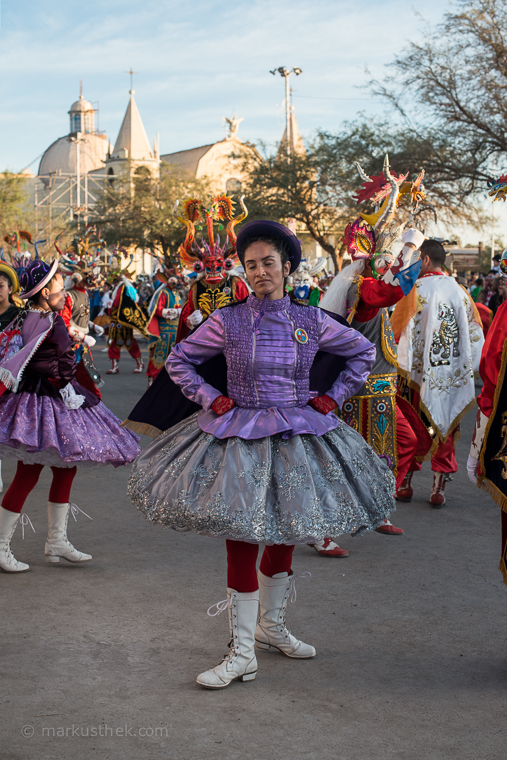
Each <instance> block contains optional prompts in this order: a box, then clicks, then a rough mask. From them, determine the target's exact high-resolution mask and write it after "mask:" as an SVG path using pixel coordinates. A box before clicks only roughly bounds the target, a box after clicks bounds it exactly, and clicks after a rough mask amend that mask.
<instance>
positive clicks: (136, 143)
mask: <svg viewBox="0 0 507 760" xmlns="http://www.w3.org/2000/svg"><path fill="white" fill-rule="evenodd" d="M112 158H131V159H133V160H134V161H136V160H137V161H142V160H146V159H150V158H151V159H153V158H154V155H153V152H152V150H151V147H150V143H149V140H148V136H147V134H146V130H145V128H144V124H143V122H142V120H141V114H140V113H139V109H138V108H137V104H136V101H135V100H134V90H132V89H131V90H130V101H129V104H128V106H127V111H126V113H125V117H124V119H123V122H122V125H121V127H120V131H119V133H118V137H117V138H116V142H115V144H114V150H113V153H112Z"/></svg>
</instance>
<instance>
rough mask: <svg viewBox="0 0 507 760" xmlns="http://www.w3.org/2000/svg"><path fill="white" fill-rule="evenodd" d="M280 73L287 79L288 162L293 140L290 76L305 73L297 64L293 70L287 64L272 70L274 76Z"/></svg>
mask: <svg viewBox="0 0 507 760" xmlns="http://www.w3.org/2000/svg"><path fill="white" fill-rule="evenodd" d="M277 71H278V73H279V74H280V76H282V77H284V79H285V122H286V127H285V135H286V139H287V144H286V146H285V150H286V153H287V162H289V161H290V141H291V128H290V127H291V122H290V116H291V113H290V87H289V77H290V76H291V74H295V75H296V76H299V75H300V74H302V73H303V70H302V69H300V68H298V67H297V66H295V67H294V68H293V69H292V70H291V71H289V70H288V69H286V68H285V66H280V67H279V68H277V69H273V71H270V72H269V73H270V74H273V76H275V75H276V72H277Z"/></svg>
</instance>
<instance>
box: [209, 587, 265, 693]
mask: <svg viewBox="0 0 507 760" xmlns="http://www.w3.org/2000/svg"><path fill="white" fill-rule="evenodd" d="M213 607H216V608H217V612H215V613H211V612H210V610H211V609H213ZM213 607H210V608H209V610H208V615H210V617H215V616H216V615H219V614H220V613H221V612H223V611H224V610H225V609H228V610H229V628H230V632H231V640H230V642H229V653H228V654H227V655H226V656H225V657H224V659H223V661H222V662H221V663H220V665H217V666H216V668H213V669H212V670H206V672H204V673H201V674H200V675H198V676H197V683H198V684H199V685H200V686H204V687H205V688H206V689H224V688H225V687H226V686H229V684H230V683H231V682H232V681H235V680H236V679H238V680H240V681H253V680H254V678H255V674H256V673H257V659H256V657H255V638H254V635H255V626H256V624H257V617H258V615H259V592H258V591H250V592H243V593H240V592H239V591H234V589H232V588H228V589H227V599H224V601H223V602H218V604H216V605H213Z"/></svg>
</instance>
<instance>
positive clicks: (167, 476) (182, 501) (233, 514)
mask: <svg viewBox="0 0 507 760" xmlns="http://www.w3.org/2000/svg"><path fill="white" fill-rule="evenodd" d="M196 417H197V415H193V416H192V417H189V418H188V419H186V420H183V421H182V422H180V423H178V424H177V425H175V426H174V427H173V428H171V429H170V430H168V431H167V432H165V433H162V434H161V435H160V436H158V438H156V439H155V441H154V442H153V443H152V444H151V446H149V447H148V449H146V450H145V451H144V452H143V453H142V454H141V455H140V456H139V457H138V459H137V460H136V462H135V463H134V467H133V471H132V474H131V477H130V481H129V486H128V494H129V497H130V499H131V501H132V502H133V503H134V504H135V505H136V506H137V507H138V508H139V509H140V510H141V512H142V513H143V514H144V516H145V517H146V518H147V519H148V520H149V521H150V522H153V523H159V524H162V525H167V526H169V527H171V528H174V529H175V530H179V531H189V530H190V531H194V532H195V533H199V534H202V535H207V536H217V537H222V538H230V539H235V540H238V541H247V542H252V543H262V544H281V543H286V544H297V543H311V542H313V541H317V540H321V539H322V538H324V537H325V536H335V537H336V536H339V535H340V534H343V533H353V534H354V533H355V534H359V533H363V532H364V531H367V530H372V529H373V528H376V527H378V526H379V525H381V524H382V523H383V521H384V518H386V517H387V516H388V515H389V513H390V511H392V510H394V509H395V502H394V498H393V494H394V491H395V480H394V477H393V475H392V473H391V471H390V470H389V469H388V468H387V466H386V464H385V463H384V462H383V461H382V460H381V459H379V458H378V456H377V455H376V454H375V452H374V451H373V449H371V448H370V447H369V446H368V444H367V443H366V442H365V441H364V440H363V438H362V437H361V436H360V435H359V434H358V433H356V431H355V430H353V429H352V428H350V427H349V426H348V425H346V424H345V423H344V422H341V421H340V424H339V425H338V427H337V428H336V430H332V431H331V432H329V433H325V434H324V435H322V436H315V435H311V434H308V435H296V436H294V437H293V438H290V439H288V440H284V439H283V438H282V436H281V435H275V436H271V437H267V438H258V439H255V440H248V441H247V440H243V439H242V438H226V439H219V438H215V437H214V436H212V435H210V434H209V433H203V432H202V430H201V429H200V428H199V426H198V424H197V421H196Z"/></svg>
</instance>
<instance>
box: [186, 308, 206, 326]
mask: <svg viewBox="0 0 507 760" xmlns="http://www.w3.org/2000/svg"><path fill="white" fill-rule="evenodd" d="M202 320H203V316H202V312H201V311H199V309H196V310H195V311H193V312H192V314H191V315H190V316H189V317H187V319H186V322H187V327H190V328H192V327H197V325H200V324H201V322H202Z"/></svg>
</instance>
